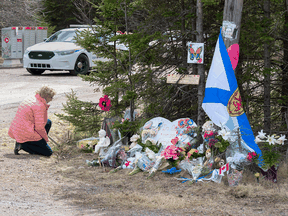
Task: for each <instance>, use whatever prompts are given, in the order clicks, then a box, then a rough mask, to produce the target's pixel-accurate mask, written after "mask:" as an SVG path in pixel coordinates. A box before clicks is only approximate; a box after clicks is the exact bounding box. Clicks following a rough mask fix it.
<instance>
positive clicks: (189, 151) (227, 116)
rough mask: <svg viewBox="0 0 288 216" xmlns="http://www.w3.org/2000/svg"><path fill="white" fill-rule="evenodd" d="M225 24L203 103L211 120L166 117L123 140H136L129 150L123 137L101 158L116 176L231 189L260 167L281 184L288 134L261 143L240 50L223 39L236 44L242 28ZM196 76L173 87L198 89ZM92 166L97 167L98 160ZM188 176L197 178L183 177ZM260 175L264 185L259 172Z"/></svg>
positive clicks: (193, 55) (178, 78)
mask: <svg viewBox="0 0 288 216" xmlns="http://www.w3.org/2000/svg"><path fill="white" fill-rule="evenodd" d="M224 24H225V25H224ZM224 24H223V29H222V32H221V33H220V34H219V38H218V41H217V44H216V48H215V52H214V56H213V60H212V64H211V68H210V71H209V74H208V78H207V82H206V88H205V97H204V100H203V104H202V107H203V109H204V111H205V112H206V114H207V115H208V117H209V118H210V119H211V120H210V121H207V122H205V123H204V124H203V126H202V127H199V126H197V125H196V123H195V122H194V121H193V120H192V119H191V118H180V119H177V120H174V121H172V122H171V121H170V120H168V119H165V118H163V117H155V118H152V119H150V120H149V121H147V122H146V123H144V125H143V126H142V127H141V128H140V129H139V130H138V129H137V131H136V130H135V131H133V132H128V134H129V136H128V137H123V138H122V139H126V140H129V141H130V142H127V143H129V144H128V145H130V146H129V147H127V146H126V147H127V148H126V149H125V148H124V146H123V143H122V141H121V140H122V139H121V134H120V135H119V139H118V140H117V141H114V142H113V143H112V145H111V146H110V147H107V146H104V147H107V152H105V153H104V155H103V157H101V164H103V165H104V166H109V167H112V168H113V170H111V171H110V172H109V173H110V174H112V173H116V172H117V171H119V170H121V169H132V171H131V172H129V174H128V175H130V176H132V175H136V174H137V173H139V172H146V173H148V177H147V179H150V178H153V177H154V176H155V175H157V172H158V171H162V172H163V173H169V174H172V175H173V174H175V175H177V177H176V179H177V180H181V181H182V183H185V182H187V181H189V182H191V183H197V182H201V181H206V182H207V181H212V182H216V183H220V182H221V181H222V177H223V176H224V175H227V181H228V185H229V186H233V187H235V186H238V185H239V183H240V182H241V180H242V178H243V172H244V167H245V166H247V165H250V164H252V163H256V164H258V166H259V169H260V171H261V173H262V175H263V176H264V177H265V178H266V179H268V180H271V181H273V182H275V183H276V182H277V168H278V164H279V151H277V145H283V144H284V141H286V138H285V135H281V136H276V135H272V136H270V135H267V136H266V134H265V133H264V132H263V130H262V131H261V132H259V133H258V136H257V137H256V139H255V137H254V135H253V131H252V129H251V126H250V124H249V121H248V119H247V116H246V114H245V112H244V109H243V106H242V99H241V95H240V91H239V89H238V85H237V80H236V77H235V74H234V70H235V68H236V67H237V64H238V60H239V45H238V44H233V45H232V46H230V47H229V48H228V49H226V47H225V44H224V41H223V38H222V36H223V37H225V38H228V39H229V38H230V39H233V38H234V37H235V34H237V27H236V26H235V25H233V23H224ZM196 45H197V46H196ZM189 47H190V50H189V51H188V55H189V58H190V60H197V63H203V52H204V45H203V44H193V43H191V44H190V45H189ZM201 54H202V56H201ZM192 76H194V77H192ZM192 76H189V75H178V74H170V75H168V77H167V83H178V84H198V83H199V76H197V77H196V76H195V75H192ZM102 105H103V104H102ZM104 105H106V104H104ZM128 114H129V115H128ZM134 114H135V115H133V118H136V117H138V115H137V113H136V112H134ZM130 117H131V115H130V113H129V112H127V110H126V112H125V115H124V120H123V121H122V123H123V122H125V121H126V120H128V121H131V119H129V118H130ZM99 136H100V134H99ZM199 136H200V138H201V136H202V138H203V141H201V142H202V143H200V141H199V140H197V139H198V138H199ZM201 140H202V139H201ZM102 143H103V137H100V140H99V143H98V145H97V146H98V147H97V146H96V148H100V147H102ZM258 144H259V146H258ZM260 147H261V148H260ZM96 148H95V152H96ZM87 164H88V165H93V164H94V161H91V162H87ZM182 171H183V172H185V173H188V174H189V175H190V176H191V177H192V178H186V177H183V176H181V173H182ZM260 171H259V172H260ZM179 176H180V177H179ZM257 176H258V177H257V179H258V180H259V173H257Z"/></svg>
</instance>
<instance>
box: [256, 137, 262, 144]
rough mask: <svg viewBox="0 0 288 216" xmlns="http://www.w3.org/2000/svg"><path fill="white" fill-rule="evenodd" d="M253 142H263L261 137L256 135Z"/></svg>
mask: <svg viewBox="0 0 288 216" xmlns="http://www.w3.org/2000/svg"><path fill="white" fill-rule="evenodd" d="M255 142H256V143H257V144H258V143H260V142H263V140H261V139H260V138H259V137H258V136H257V137H256V139H255Z"/></svg>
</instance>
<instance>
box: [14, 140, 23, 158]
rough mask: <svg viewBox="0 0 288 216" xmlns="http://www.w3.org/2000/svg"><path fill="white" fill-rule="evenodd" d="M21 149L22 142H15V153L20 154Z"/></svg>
mask: <svg viewBox="0 0 288 216" xmlns="http://www.w3.org/2000/svg"><path fill="white" fill-rule="evenodd" d="M20 150H21V143H18V142H16V143H15V148H14V154H15V155H19V153H18V152H19V151H20Z"/></svg>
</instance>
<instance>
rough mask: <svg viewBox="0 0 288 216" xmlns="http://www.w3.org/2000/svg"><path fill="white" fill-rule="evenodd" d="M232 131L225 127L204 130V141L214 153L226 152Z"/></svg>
mask: <svg viewBox="0 0 288 216" xmlns="http://www.w3.org/2000/svg"><path fill="white" fill-rule="evenodd" d="M229 139H230V132H228V131H226V130H225V129H221V130H220V131H219V132H217V131H205V132H204V142H205V143H206V144H207V145H208V146H209V148H210V149H211V150H212V152H213V155H217V154H218V153H222V152H224V151H225V150H226V149H227V147H228V146H229V145H230V143H229Z"/></svg>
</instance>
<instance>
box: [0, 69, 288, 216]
mask: <svg viewBox="0 0 288 216" xmlns="http://www.w3.org/2000/svg"><path fill="white" fill-rule="evenodd" d="M0 73H1V80H0V86H1V94H0V109H1V112H0V164H1V168H0V182H1V187H0V191H1V192H0V194H1V196H0V215H1V216H2V215H3V216H6V215H8V216H10V215H11V216H17V215H19V216H20V215H21V216H22V215H51V216H52V215H53V216H54V215H57V216H58V215H59V216H60V215H61V216H62V215H63V216H70V215H71V216H74V215H75V216H76V215H143V216H144V215H145V216H146V215H147V216H148V215H288V165H287V164H281V166H280V169H279V170H278V183H277V184H274V183H270V182H267V181H266V180H264V179H261V178H260V183H259V184H257V182H256V179H255V177H254V176H253V174H252V173H250V172H249V171H245V172H244V177H243V180H242V182H241V184H240V185H239V186H238V187H235V188H232V187H229V186H228V185H227V178H226V177H224V178H223V180H222V182H221V183H220V184H218V183H214V182H197V183H194V184H190V183H189V182H185V183H181V181H179V180H176V179H175V177H179V176H180V175H181V176H184V177H189V175H188V174H187V173H184V172H181V173H180V174H174V175H170V174H165V173H162V172H157V174H156V176H155V177H154V178H152V179H149V180H148V179H147V176H148V174H147V173H143V172H140V173H138V174H136V175H133V176H129V175H128V173H129V172H130V171H131V170H127V169H125V170H120V171H118V172H117V173H113V174H109V173H108V172H109V171H110V168H103V167H91V166H87V164H86V162H85V161H86V160H92V159H93V158H94V157H95V155H94V154H92V153H83V152H81V151H80V150H79V149H77V147H76V146H75V145H62V144H61V148H58V150H57V151H55V153H54V154H53V155H52V156H51V157H50V158H46V157H42V156H35V155H29V154H27V153H25V152H23V151H20V154H21V155H18V156H17V155H14V154H13V149H14V144H15V141H14V140H12V139H11V138H9V137H8V135H7V131H8V127H9V124H10V122H11V121H12V119H13V117H14V115H15V112H16V110H17V107H18V105H19V103H20V101H21V99H22V98H23V97H24V96H25V95H27V94H30V93H31V92H32V93H33V91H34V90H37V89H38V88H39V87H41V85H43V84H49V85H51V86H53V87H54V88H55V89H56V91H57V92H58V93H59V94H57V96H56V97H55V100H53V101H52V102H51V107H50V109H49V118H51V119H52V120H53V126H52V128H51V131H50V135H51V137H53V138H55V139H56V140H57V142H61V137H65V135H67V133H68V131H69V130H71V128H70V129H69V128H68V126H67V124H65V123H63V122H61V121H60V120H58V119H57V118H56V117H55V116H54V115H53V113H55V112H61V108H62V103H64V102H65V92H69V91H70V88H73V89H74V90H75V91H76V93H77V96H78V97H79V98H80V99H83V100H87V101H89V100H91V99H93V100H95V101H96V102H97V100H99V97H100V96H101V94H100V93H96V94H95V93H93V88H92V87H89V86H87V83H84V82H82V81H81V79H80V78H79V77H73V76H70V75H69V74H67V73H65V72H63V73H56V74H55V72H54V74H53V73H52V72H50V73H47V74H46V75H45V73H44V74H43V76H35V77H34V76H30V75H29V74H26V72H25V70H24V69H13V70H10V69H9V70H6V69H0ZM3 86H4V87H3ZM63 139H64V138H63ZM63 139H62V140H63ZM49 144H50V145H51V146H52V147H53V149H55V147H56V146H55V145H54V144H53V143H51V142H49Z"/></svg>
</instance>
